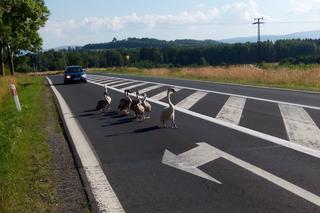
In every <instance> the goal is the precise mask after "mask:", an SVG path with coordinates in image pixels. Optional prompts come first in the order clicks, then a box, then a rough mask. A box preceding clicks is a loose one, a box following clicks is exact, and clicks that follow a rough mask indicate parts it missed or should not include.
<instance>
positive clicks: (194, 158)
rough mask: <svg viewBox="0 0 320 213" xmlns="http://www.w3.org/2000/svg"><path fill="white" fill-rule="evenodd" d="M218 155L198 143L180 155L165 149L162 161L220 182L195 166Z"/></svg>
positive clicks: (214, 158) (207, 161)
mask: <svg viewBox="0 0 320 213" xmlns="http://www.w3.org/2000/svg"><path fill="white" fill-rule="evenodd" d="M219 157H220V156H218V155H216V154H214V153H212V151H211V150H210V149H207V147H206V146H205V145H201V144H200V145H199V146H198V147H196V148H194V149H191V150H189V151H187V152H184V153H182V154H180V155H175V154H173V153H172V152H170V151H168V150H165V152H164V155H163V158H162V163H163V164H166V165H168V166H171V167H174V168H176V169H180V170H182V171H185V172H189V173H191V174H194V175H197V176H199V177H202V178H205V179H208V180H211V181H213V182H216V183H218V184H221V182H220V181H218V180H217V179H214V178H213V177H211V176H210V175H208V174H207V173H205V172H203V171H201V170H200V169H198V168H197V167H199V166H201V165H204V164H206V163H209V162H210V161H213V160H216V159H217V158H219Z"/></svg>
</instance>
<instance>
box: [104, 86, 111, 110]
mask: <svg viewBox="0 0 320 213" xmlns="http://www.w3.org/2000/svg"><path fill="white" fill-rule="evenodd" d="M104 88H105V91H104V100H105V101H106V106H105V108H108V109H110V105H111V101H112V99H111V96H110V95H109V93H108V86H107V85H106V84H105V85H104Z"/></svg>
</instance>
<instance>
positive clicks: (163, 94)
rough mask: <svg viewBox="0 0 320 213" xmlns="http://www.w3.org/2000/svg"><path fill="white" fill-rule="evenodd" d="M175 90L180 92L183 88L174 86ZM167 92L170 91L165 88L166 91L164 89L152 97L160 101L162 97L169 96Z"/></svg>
mask: <svg viewBox="0 0 320 213" xmlns="http://www.w3.org/2000/svg"><path fill="white" fill-rule="evenodd" d="M174 90H175V91H176V92H178V91H180V90H181V89H180V88H174ZM167 92H168V90H165V91H163V92H160V93H159V94H157V95H154V96H152V97H151V99H154V100H157V101H159V100H161V99H162V98H165V97H167Z"/></svg>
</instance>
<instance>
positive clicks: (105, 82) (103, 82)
mask: <svg viewBox="0 0 320 213" xmlns="http://www.w3.org/2000/svg"><path fill="white" fill-rule="evenodd" d="M114 81H116V80H114V79H112V80H105V81H100V83H101V84H109V83H112V82H114Z"/></svg>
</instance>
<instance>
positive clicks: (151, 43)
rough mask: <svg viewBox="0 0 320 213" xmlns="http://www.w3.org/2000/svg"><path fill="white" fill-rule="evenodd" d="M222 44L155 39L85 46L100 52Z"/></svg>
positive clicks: (135, 39)
mask: <svg viewBox="0 0 320 213" xmlns="http://www.w3.org/2000/svg"><path fill="white" fill-rule="evenodd" d="M216 44H220V42H218V41H215V40H193V39H179V40H174V41H165V40H158V39H154V38H128V39H124V40H116V39H113V41H112V42H107V43H97V44H87V45H85V46H83V47H82V48H83V49H86V50H99V49H122V48H126V49H132V48H144V47H154V48H162V47H175V46H190V47H195V46H208V45H216Z"/></svg>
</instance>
